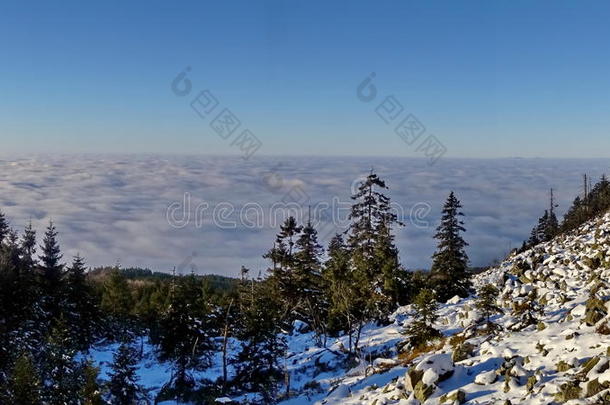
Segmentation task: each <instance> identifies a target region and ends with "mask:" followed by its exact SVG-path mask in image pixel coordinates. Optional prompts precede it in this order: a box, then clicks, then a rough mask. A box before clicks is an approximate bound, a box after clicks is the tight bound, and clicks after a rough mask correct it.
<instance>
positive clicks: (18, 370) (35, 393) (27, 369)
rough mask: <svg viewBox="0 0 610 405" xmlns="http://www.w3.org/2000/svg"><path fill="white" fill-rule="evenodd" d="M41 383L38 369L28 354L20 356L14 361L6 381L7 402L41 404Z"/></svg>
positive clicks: (28, 404)
mask: <svg viewBox="0 0 610 405" xmlns="http://www.w3.org/2000/svg"><path fill="white" fill-rule="evenodd" d="M41 389H42V386H41V383H40V379H39V377H38V371H37V370H36V367H35V365H34V363H33V361H32V358H31V357H30V356H29V355H25V354H24V355H22V356H20V357H19V358H18V359H17V361H16V362H15V367H14V368H13V373H12V375H11V377H10V380H9V383H8V391H9V394H8V401H6V402H7V403H13V404H19V405H39V404H41Z"/></svg>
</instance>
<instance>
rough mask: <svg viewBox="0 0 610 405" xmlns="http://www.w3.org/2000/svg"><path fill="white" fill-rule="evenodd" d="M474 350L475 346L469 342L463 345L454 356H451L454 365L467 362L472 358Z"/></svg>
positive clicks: (456, 349) (454, 352)
mask: <svg viewBox="0 0 610 405" xmlns="http://www.w3.org/2000/svg"><path fill="white" fill-rule="evenodd" d="M474 349H475V346H474V345H473V344H471V343H468V342H465V343H462V344H460V345H459V346H458V347H456V348H455V350H454V351H453V354H452V355H451V360H453V362H454V363H457V362H458V361H462V360H466V359H467V358H469V357H472V355H473V353H474Z"/></svg>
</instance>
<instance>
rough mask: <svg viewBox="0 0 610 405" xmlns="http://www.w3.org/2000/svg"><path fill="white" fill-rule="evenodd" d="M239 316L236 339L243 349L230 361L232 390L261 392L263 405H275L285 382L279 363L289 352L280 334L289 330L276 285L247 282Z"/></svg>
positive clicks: (241, 294)
mask: <svg viewBox="0 0 610 405" xmlns="http://www.w3.org/2000/svg"><path fill="white" fill-rule="evenodd" d="M240 312H241V314H242V316H241V318H240V320H239V324H238V328H237V334H236V336H237V337H238V338H239V339H240V341H241V348H240V351H239V352H238V354H237V356H236V357H235V358H233V359H232V360H231V362H232V363H233V364H234V366H235V378H234V379H233V386H234V387H235V388H238V389H242V390H245V391H249V392H259V393H261V395H262V396H263V399H264V403H266V404H267V403H273V402H274V401H275V400H276V399H277V398H278V387H279V384H280V382H281V381H282V374H283V373H282V366H281V365H280V359H281V358H282V357H283V356H284V353H285V351H286V342H285V340H284V338H283V337H282V336H281V335H279V333H280V332H281V331H282V328H283V327H286V326H287V325H286V323H285V320H286V319H285V313H284V307H283V305H282V303H281V302H280V300H279V299H278V297H277V294H276V292H275V291H274V285H273V284H272V283H270V282H266V281H258V282H254V281H250V282H248V281H244V284H243V286H242V290H241V293H240Z"/></svg>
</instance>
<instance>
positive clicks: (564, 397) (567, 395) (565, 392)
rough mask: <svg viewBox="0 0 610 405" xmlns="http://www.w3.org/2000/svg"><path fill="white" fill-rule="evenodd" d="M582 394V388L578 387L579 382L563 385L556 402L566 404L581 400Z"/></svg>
mask: <svg viewBox="0 0 610 405" xmlns="http://www.w3.org/2000/svg"><path fill="white" fill-rule="evenodd" d="M581 393H582V388H580V387H579V386H578V382H575V381H572V382H568V383H565V384H561V387H559V392H558V393H556V394H555V401H557V402H562V403H563V402H566V401H569V400H571V399H579V398H580V396H581Z"/></svg>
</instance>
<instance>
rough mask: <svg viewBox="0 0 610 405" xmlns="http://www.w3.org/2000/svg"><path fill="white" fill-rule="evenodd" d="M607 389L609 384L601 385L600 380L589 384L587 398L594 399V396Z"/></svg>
mask: <svg viewBox="0 0 610 405" xmlns="http://www.w3.org/2000/svg"><path fill="white" fill-rule="evenodd" d="M606 388H608V384H601V383H600V382H599V379H598V378H596V379H594V380H591V381H589V382H588V383H587V391H586V392H587V393H586V394H585V396H586V397H587V398H588V397H592V396H593V395H596V394H599V393H600V392H602V391H604V390H605V389H606Z"/></svg>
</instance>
